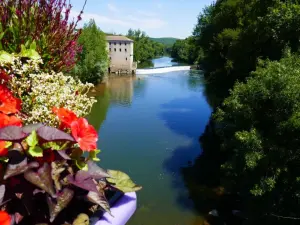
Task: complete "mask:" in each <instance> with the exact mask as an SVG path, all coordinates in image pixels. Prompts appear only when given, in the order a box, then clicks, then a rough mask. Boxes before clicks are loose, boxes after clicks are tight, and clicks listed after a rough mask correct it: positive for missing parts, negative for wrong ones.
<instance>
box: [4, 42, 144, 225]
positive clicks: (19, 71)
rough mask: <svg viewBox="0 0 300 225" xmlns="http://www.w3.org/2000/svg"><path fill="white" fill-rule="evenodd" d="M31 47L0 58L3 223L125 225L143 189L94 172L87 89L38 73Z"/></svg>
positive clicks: (116, 175)
mask: <svg viewBox="0 0 300 225" xmlns="http://www.w3.org/2000/svg"><path fill="white" fill-rule="evenodd" d="M34 47H35V45H34V44H33V45H31V47H30V49H25V47H22V51H21V53H19V54H8V53H6V52H1V54H0V179H1V183H0V184H1V185H0V206H1V212H0V223H1V224H14V223H16V224H21V225H22V224H74V225H78V224H90V223H98V224H104V222H105V221H109V220H114V221H115V223H113V222H112V223H111V224H122V222H120V221H123V222H124V224H125V222H126V221H125V220H127V219H128V216H129V217H130V216H131V214H132V213H133V211H134V209H135V204H136V202H135V194H134V193H132V192H135V191H138V190H140V189H141V187H140V186H138V185H136V184H135V183H134V182H133V181H132V180H131V179H130V178H129V176H128V175H126V174H125V173H123V172H121V171H115V170H105V169H102V168H101V167H99V165H98V162H99V161H100V160H99V158H98V156H97V154H98V153H99V152H100V150H97V141H98V134H97V131H96V130H95V129H94V127H93V126H91V125H90V124H89V123H88V121H87V120H86V119H85V118H84V116H85V115H86V114H87V113H88V112H89V110H90V108H91V106H92V104H93V103H94V102H95V100H94V98H93V97H89V96H88V91H89V89H90V88H91V87H92V85H91V84H82V83H81V82H80V81H77V80H74V79H73V78H72V77H69V76H65V75H64V74H62V73H54V72H52V73H45V72H43V71H40V68H39V65H40V64H41V63H42V60H41V59H40V57H39V55H38V54H37V53H36V52H35V50H34ZM124 193H130V194H125V195H124ZM112 203H116V204H115V205H116V206H115V207H113V208H112V210H111V209H110V204H112ZM122 203H123V204H122ZM125 203H126V204H128V207H129V208H130V209H129V210H127V212H126V210H125V211H124V208H122V207H124V204H125ZM120 209H121V211H120ZM125 209H126V207H125ZM102 211H105V212H106V213H107V214H109V215H111V216H113V217H110V218H109V217H108V216H107V214H104V215H103V214H101V213H100V212H102ZM123 212H126V213H127V215H125V216H124V215H122V213H123ZM115 213H116V214H117V215H114V214H115ZM126 213H125V214H126ZM123 214H124V213H123ZM121 216H122V218H120V217H121ZM101 217H102V218H105V221H103V220H102V221H101ZM112 218H116V219H112ZM118 219H119V221H118ZM1 220H2V221H1Z"/></svg>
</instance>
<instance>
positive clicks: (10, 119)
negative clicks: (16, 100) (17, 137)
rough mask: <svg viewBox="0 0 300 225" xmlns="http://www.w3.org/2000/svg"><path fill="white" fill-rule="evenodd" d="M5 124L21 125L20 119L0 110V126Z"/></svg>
mask: <svg viewBox="0 0 300 225" xmlns="http://www.w3.org/2000/svg"><path fill="white" fill-rule="evenodd" d="M6 126H18V127H21V126H22V120H21V119H19V118H18V117H16V116H8V115H5V114H3V113H1V112H0V128H2V127H6Z"/></svg>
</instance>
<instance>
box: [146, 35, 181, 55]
mask: <svg viewBox="0 0 300 225" xmlns="http://www.w3.org/2000/svg"><path fill="white" fill-rule="evenodd" d="M150 39H151V40H152V41H155V42H157V43H161V44H163V45H164V54H167V55H170V54H171V50H172V46H173V45H174V44H175V42H176V41H177V40H179V39H177V38H172V37H163V38H152V37H151V38H150Z"/></svg>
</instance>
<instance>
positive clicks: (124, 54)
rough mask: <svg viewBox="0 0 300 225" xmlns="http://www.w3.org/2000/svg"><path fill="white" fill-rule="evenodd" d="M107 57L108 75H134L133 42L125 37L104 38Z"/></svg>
mask: <svg viewBox="0 0 300 225" xmlns="http://www.w3.org/2000/svg"><path fill="white" fill-rule="evenodd" d="M106 40H107V51H108V55H109V61H110V64H109V68H108V72H109V73H119V74H120V73H126V74H135V72H136V65H137V64H136V63H135V62H133V40H131V39H129V38H127V37H125V36H110V35H109V36H106Z"/></svg>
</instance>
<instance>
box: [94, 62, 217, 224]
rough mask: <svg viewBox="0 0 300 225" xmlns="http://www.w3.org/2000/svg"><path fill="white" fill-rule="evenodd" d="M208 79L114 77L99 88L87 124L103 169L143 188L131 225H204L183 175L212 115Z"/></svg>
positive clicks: (188, 74) (186, 74)
mask: <svg viewBox="0 0 300 225" xmlns="http://www.w3.org/2000/svg"><path fill="white" fill-rule="evenodd" d="M153 64H154V67H162V66H168V65H170V64H172V62H171V58H168V57H163V58H160V59H155V60H153ZM203 80H204V79H203V77H202V74H201V72H199V71H178V72H170V73H165V74H151V75H147V76H146V75H141V76H138V77H118V78H111V79H109V81H108V83H107V84H106V85H100V86H99V87H97V94H96V95H97V97H96V98H97V100H98V102H97V103H96V104H95V106H94V107H93V109H92V112H91V115H90V117H89V118H88V119H89V121H90V123H91V124H93V125H94V126H95V127H96V129H98V131H99V141H98V147H99V148H100V149H101V150H102V152H101V153H100V158H101V162H100V165H101V166H102V167H104V168H109V169H118V170H122V171H124V172H126V173H128V174H129V175H130V176H131V177H132V178H133V180H134V181H135V182H136V183H138V184H140V185H142V186H143V189H142V190H141V191H140V192H138V208H137V211H136V213H135V215H134V216H133V217H132V219H131V220H130V222H129V223H128V224H129V225H154V224H155V225H196V224H202V223H201V221H202V219H203V217H202V215H201V214H200V213H199V212H198V211H197V210H196V209H195V200H194V199H193V198H192V197H191V196H192V195H191V190H190V188H188V187H190V186H191V185H190V184H189V183H187V182H188V181H187V180H188V179H186V178H185V176H184V173H182V170H184V169H185V168H189V167H192V166H193V163H194V161H195V159H196V158H197V157H198V156H199V155H200V154H201V147H200V145H199V136H200V135H201V134H202V133H203V132H204V129H205V127H206V125H207V123H208V121H209V117H210V114H211V108H210V106H209V105H208V103H207V101H206V97H205V95H204V88H205V87H204V83H203ZM203 172H204V171H197V173H203Z"/></svg>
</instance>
